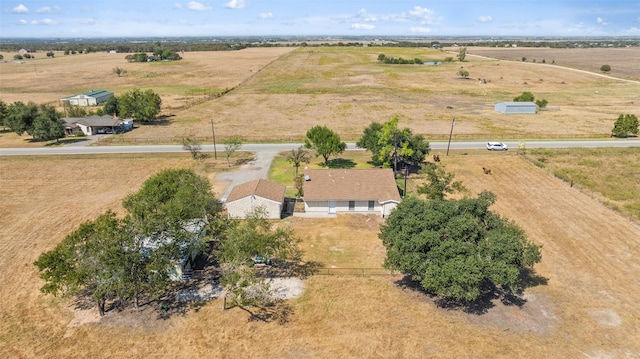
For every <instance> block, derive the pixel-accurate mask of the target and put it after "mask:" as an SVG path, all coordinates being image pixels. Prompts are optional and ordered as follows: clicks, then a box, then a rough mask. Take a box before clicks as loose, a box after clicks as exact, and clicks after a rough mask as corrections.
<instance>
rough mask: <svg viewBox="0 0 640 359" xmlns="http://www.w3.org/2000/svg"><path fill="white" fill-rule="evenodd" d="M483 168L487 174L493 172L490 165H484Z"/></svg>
mask: <svg viewBox="0 0 640 359" xmlns="http://www.w3.org/2000/svg"><path fill="white" fill-rule="evenodd" d="M482 170H483V171H484V174H486V175H490V174H491V168H489V167H482Z"/></svg>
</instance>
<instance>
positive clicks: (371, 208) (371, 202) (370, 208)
mask: <svg viewBox="0 0 640 359" xmlns="http://www.w3.org/2000/svg"><path fill="white" fill-rule="evenodd" d="M373 207H375V203H374V202H373V201H369V210H370V211H373Z"/></svg>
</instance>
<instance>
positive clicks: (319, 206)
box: [304, 201, 391, 215]
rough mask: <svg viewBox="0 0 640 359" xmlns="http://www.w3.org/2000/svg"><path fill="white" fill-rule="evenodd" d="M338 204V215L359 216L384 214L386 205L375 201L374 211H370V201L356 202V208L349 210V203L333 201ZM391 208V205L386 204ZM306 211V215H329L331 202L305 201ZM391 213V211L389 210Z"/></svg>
mask: <svg viewBox="0 0 640 359" xmlns="http://www.w3.org/2000/svg"><path fill="white" fill-rule="evenodd" d="M333 202H335V204H336V207H335V209H336V213H357V214H377V215H382V214H384V208H385V206H384V205H381V204H380V203H379V202H378V201H373V210H369V201H355V208H354V209H353V210H349V201H333ZM386 206H389V203H388V204H386ZM304 211H305V212H306V213H326V214H329V201H304ZM389 211H391V209H389Z"/></svg>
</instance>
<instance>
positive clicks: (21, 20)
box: [18, 19, 27, 25]
mask: <svg viewBox="0 0 640 359" xmlns="http://www.w3.org/2000/svg"><path fill="white" fill-rule="evenodd" d="M18 22H19V23H20V25H26V24H27V20H25V19H20V20H18Z"/></svg>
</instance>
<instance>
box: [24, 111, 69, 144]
mask: <svg viewBox="0 0 640 359" xmlns="http://www.w3.org/2000/svg"><path fill="white" fill-rule="evenodd" d="M27 133H29V134H30V135H31V136H33V139H34V140H36V141H48V140H58V139H60V138H62V137H64V136H65V131H64V121H63V120H62V114H61V113H60V112H58V111H56V109H55V107H53V106H48V105H40V107H39V110H38V115H37V116H36V118H35V119H34V121H33V124H32V127H31V128H30V129H28V130H27Z"/></svg>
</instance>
